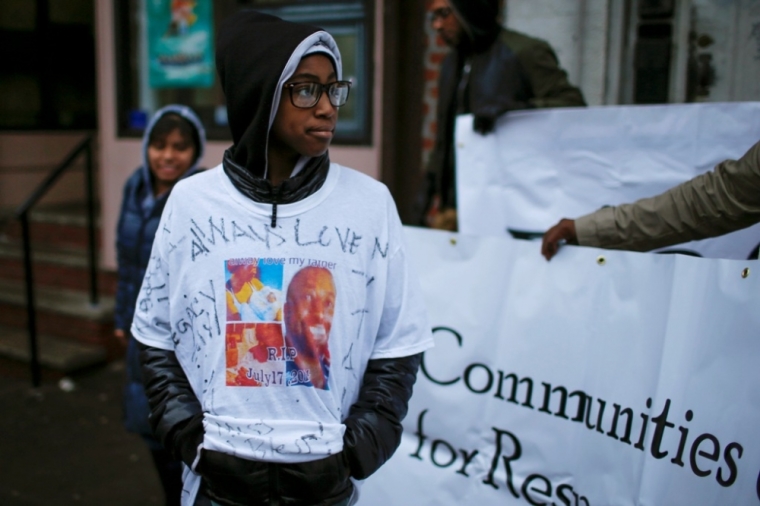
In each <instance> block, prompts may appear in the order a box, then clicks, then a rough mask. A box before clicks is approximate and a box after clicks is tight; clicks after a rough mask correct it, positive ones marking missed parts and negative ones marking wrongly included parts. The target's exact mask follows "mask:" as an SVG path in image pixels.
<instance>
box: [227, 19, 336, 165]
mask: <svg viewBox="0 0 760 506" xmlns="http://www.w3.org/2000/svg"><path fill="white" fill-rule="evenodd" d="M314 52H323V53H325V54H327V55H328V56H331V58H332V60H333V63H334V65H335V72H336V74H337V76H338V79H339V80H340V79H341V78H342V77H341V76H342V64H341V58H340V51H339V50H338V46H337V44H336V43H335V40H334V39H333V38H332V36H331V35H330V34H328V33H327V32H325V31H323V30H322V29H320V28H317V27H315V26H310V25H305V24H301V23H292V22H289V21H285V20H282V19H280V18H278V17H276V16H271V15H268V14H264V13H261V12H256V11H252V10H243V11H239V12H237V13H236V14H234V15H233V16H231V17H230V18H228V19H227V20H226V21H225V22H224V23H223V24H222V26H221V27H220V29H219V36H218V38H217V49H216V68H217V71H218V72H219V79H220V81H221V84H222V89H223V90H224V95H225V97H226V99H227V118H228V121H229V126H230V131H231V133H232V140H233V142H234V145H233V147H232V148H231V149H230V150H229V155H230V158H231V161H232V162H234V163H235V164H236V165H238V166H240V167H243V168H245V170H246V171H247V172H249V173H250V174H252V175H254V176H257V177H266V166H267V145H268V140H269V131H270V128H271V126H272V123H273V121H274V118H275V115H276V114H277V107H278V104H279V102H280V96H281V94H282V85H283V83H284V82H285V81H286V80H287V79H288V78H290V76H292V75H293V73H294V72H295V70H296V68H297V67H298V64H299V63H300V61H301V58H303V57H304V56H306V55H307V54H312V53H314ZM323 156H326V155H323Z"/></svg>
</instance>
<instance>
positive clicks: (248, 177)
mask: <svg viewBox="0 0 760 506" xmlns="http://www.w3.org/2000/svg"><path fill="white" fill-rule="evenodd" d="M222 166H223V168H224V173H225V174H227V177H229V178H230V181H232V184H233V185H234V186H235V188H237V189H238V191H240V193H242V194H243V195H245V196H246V197H248V198H249V199H251V200H253V201H254V202H262V203H265V204H291V203H293V202H298V201H299V200H303V199H305V198H306V197H308V196H309V195H311V194H313V193H315V192H316V191H317V190H319V189H320V188H321V187H322V185H323V184H324V182H325V179H327V172H328V171H329V169H330V158H329V157H328V156H327V153H325V154H324V155H322V156H318V157H315V158H311V159H309V161H308V162H307V163H306V166H305V167H304V168H303V169H301V171H300V172H299V173H298V174H297V175H295V176H293V177H291V178H289V179H286V180H285V181H283V182H282V183H280V184H279V185H277V186H274V185H272V183H270V182H269V180H267V179H265V178H263V177H259V176H255V175H253V174H252V173H251V172H249V171H248V170H246V169H245V168H244V167H241V166H240V165H239V164H237V163H236V162H235V161H234V160H233V158H232V148H230V149H228V150H227V151H225V152H224V158H223V160H222Z"/></svg>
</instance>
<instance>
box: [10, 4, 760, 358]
mask: <svg viewBox="0 0 760 506" xmlns="http://www.w3.org/2000/svg"><path fill="white" fill-rule="evenodd" d="M249 7H255V8H259V9H263V10H267V11H270V12H272V13H274V14H278V15H281V16H283V17H285V18H289V19H293V20H299V21H305V22H309V23H312V24H316V25H319V26H323V27H324V28H325V29H327V30H328V31H330V32H331V33H332V34H333V35H334V36H335V37H336V39H337V40H338V43H339V45H340V47H341V50H342V51H343V55H344V59H345V69H346V75H347V77H348V78H350V79H352V80H353V81H354V83H355V84H354V87H353V88H352V96H351V100H350V102H349V106H347V107H346V108H345V109H344V110H342V111H341V121H340V126H339V132H338V136H337V138H336V141H335V142H334V143H333V147H332V148H331V150H330V152H331V157H332V159H333V160H335V161H337V162H340V163H342V164H345V165H348V166H351V167H355V168H357V169H359V170H361V171H363V172H365V173H367V174H369V175H371V176H373V177H375V178H377V179H380V180H382V181H384V182H385V183H386V184H387V185H388V186H389V187H390V189H391V191H392V193H393V194H394V196H395V198H396V200H397V203H398V206H399V210H400V212H401V215H402V218H403V219H405V220H406V221H411V219H412V216H413V205H414V196H415V193H416V189H417V185H418V184H419V182H420V179H421V171H422V168H423V167H424V163H425V161H426V157H427V154H428V153H429V150H430V149H431V147H432V142H433V136H434V131H435V127H436V125H435V119H434V118H435V110H434V109H435V99H436V96H437V78H438V68H439V66H440V63H441V61H442V59H443V56H444V54H445V51H446V49H445V47H444V45H443V43H442V42H441V41H440V40H438V39H437V38H436V36H435V34H434V33H433V31H432V29H431V27H430V25H429V23H428V22H427V19H426V16H425V0H214V1H212V0H189V1H182V0H3V1H2V2H0V51H1V52H2V55H3V56H2V62H3V65H1V66H0V210H2V211H3V214H2V215H0V220H2V221H0V224H2V226H3V229H2V230H1V231H0V232H2V234H3V235H2V238H1V240H0V262H1V263H0V294H2V295H0V326H2V328H0V351H2V349H3V345H2V344H1V342H2V340H3V336H7V335H10V333H11V332H10V331H9V330H7V329H10V328H23V327H24V324H25V320H24V317H23V287H22V285H21V284H20V281H21V279H22V276H23V274H22V270H23V269H22V264H21V261H20V253H19V245H18V237H19V232H18V229H17V228H16V226H15V225H14V219H13V218H12V216H10V213H11V212H12V210H13V209H14V208H16V207H17V206H19V205H20V204H22V203H23V202H24V201H25V199H26V198H27V197H28V196H29V194H30V193H31V192H33V191H34V189H35V187H36V185H37V184H39V183H40V181H42V180H43V179H44V178H45V177H46V175H47V174H48V172H49V171H50V170H51V169H52V168H53V167H55V166H56V165H57V164H59V163H60V162H61V160H63V159H64V158H65V157H66V155H67V153H68V152H69V151H70V150H71V149H72V147H74V146H75V145H76V144H77V143H79V142H80V141H81V140H82V139H83V138H85V137H86V136H88V135H92V136H93V146H94V152H95V157H94V161H95V163H94V166H95V170H96V182H97V184H96V188H97V193H96V196H97V201H98V204H99V206H98V217H99V239H98V245H99V246H98V251H97V254H98V263H99V266H100V274H99V279H100V281H101V283H100V291H101V292H102V294H103V296H104V297H103V298H102V299H101V303H100V305H99V309H98V311H94V310H93V309H92V308H89V309H87V310H86V311H84V313H86V314H85V315H84V316H82V314H74V313H71V314H67V315H64V316H65V317H64V316H61V315H60V314H56V311H59V312H60V310H61V309H60V308H57V309H56V303H58V302H60V301H61V300H63V299H67V298H70V297H72V296H74V295H72V294H75V293H76V292H77V291H81V290H85V289H86V287H85V285H86V282H85V278H86V276H85V275H84V274H83V264H84V260H83V259H82V258H83V256H84V255H85V253H83V249H84V246H83V244H82V240H81V239H80V237H81V236H82V232H81V227H82V223H83V222H82V219H81V216H82V209H83V205H82V204H81V203H82V201H83V195H84V191H83V188H84V185H83V183H82V171H81V166H82V165H83V163H84V162H83V161H82V159H81V158H79V159H77V161H76V162H75V163H74V170H72V171H69V172H67V173H66V174H65V175H64V176H63V177H62V178H61V180H60V181H59V182H58V183H57V184H56V185H55V186H54V187H53V188H52V190H51V191H50V193H49V194H47V196H46V197H45V198H44V199H43V201H42V202H41V204H40V206H38V208H37V210H36V211H35V212H34V213H33V214H32V216H33V219H34V223H35V225H34V228H33V237H32V239H33V242H34V244H35V251H36V254H35V282H36V283H37V284H39V285H40V286H41V291H40V293H39V298H40V304H41V305H42V306H43V307H42V308H41V310H42V311H43V312H42V313H41V317H40V319H41V320H42V323H41V325H42V331H43V332H47V333H50V334H67V332H66V330H69V332H68V334H70V337H72V336H73V337H78V339H79V341H82V340H84V341H86V342H87V344H89V345H94V346H103V347H105V349H106V356H108V355H113V354H114V353H117V351H115V350H114V349H112V347H110V345H109V344H108V342H109V340H111V338H110V335H111V334H110V328H109V322H110V319H109V318H110V316H109V312H108V311H109V309H108V308H109V296H110V295H112V293H113V270H114V268H115V264H116V259H115V252H114V241H115V226H116V219H117V215H118V211H119V206H120V203H121V190H122V187H123V183H124V181H125V179H126V178H127V176H128V175H129V174H130V173H131V172H132V171H133V170H134V169H135V167H137V166H138V165H139V164H140V161H141V148H140V137H141V136H142V130H143V128H144V126H145V122H146V120H147V118H149V117H150V116H151V115H152V113H153V112H154V111H155V110H156V109H158V108H159V107H161V106H163V105H165V104H168V103H183V104H186V105H189V106H191V107H193V108H194V109H195V110H196V111H197V113H198V114H199V116H200V117H201V119H202V120H203V122H204V123H205V126H206V128H207V130H208V133H209V139H210V142H209V144H208V147H207V151H206V155H205V157H204V159H203V160H202V165H203V166H206V167H213V166H215V165H217V164H218V163H219V162H220V160H221V157H222V153H223V151H224V150H225V149H226V148H227V147H228V146H229V145H230V136H229V133H228V130H227V126H226V111H225V108H224V97H223V95H222V92H221V89H220V86H219V83H218V79H217V78H216V75H215V72H214V70H213V68H212V67H211V68H208V65H207V67H206V68H205V70H204V69H201V70H198V69H199V68H201V67H203V64H204V62H205V64H208V63H209V61H210V62H213V57H211V59H210V60H209V59H208V57H209V55H213V38H214V35H215V33H216V31H217V30H218V26H219V23H220V22H221V20H223V19H224V18H225V17H226V16H228V15H230V14H232V13H234V12H235V11H236V10H237V9H240V8H249ZM171 9H175V10H176V11H179V10H181V9H188V10H187V12H186V13H189V14H190V15H191V18H186V19H185V20H184V21H182V20H178V19H174V18H172V17H171V12H172V11H171ZM192 16H195V17H194V18H192ZM188 19H190V21H188ZM503 20H504V23H505V24H506V25H507V26H509V27H511V28H514V29H516V30H519V31H522V32H525V33H528V34H530V35H534V36H537V37H540V38H543V39H545V40H547V41H548V42H549V43H550V44H551V45H552V46H553V48H554V49H555V50H556V52H557V54H558V57H559V59H560V63H561V65H562V67H563V68H565V69H567V70H568V72H569V76H570V81H571V82H572V83H573V84H576V85H578V86H579V87H580V88H581V89H582V90H583V93H584V95H585V97H586V100H587V101H588V103H589V105H592V106H598V105H609V104H655V103H682V102H694V101H710V102H721V101H752V100H758V99H760V80H758V79H757V76H759V75H760V0H562V1H557V0H506V1H505V4H504V7H503ZM190 25H193V26H195V29H196V31H198V33H200V34H201V35H199V37H201V38H202V35H203V34H205V36H206V39H205V42H202V41H200V40H199V41H196V42H197V43H198V44H199V45H198V47H197V48H196V49H197V51H196V52H193V53H187V54H184V55H179V56H177V55H175V56H174V57H169V58H167V57H166V55H163V56H162V55H161V54H158V53H160V49H157V46H158V45H160V43H162V42H161V40H163V39H164V38H165V37H167V36H171V35H177V34H183V33H185V32H184V31H185V30H188V29H189V27H190ZM204 44H205V45H204ZM157 58H158V59H161V58H163V60H161V61H162V63H163V64H165V65H164V66H165V67H167V68H165V69H164V70H165V72H164V73H163V74H161V75H157V74H155V68H154V65H155V61H154V60H156V59H157ZM188 62H190V63H194V64H197V65H196V67H197V68H196V70H195V71H194V73H193V72H190V73H189V74H188V73H186V74H185V75H182V73H181V72H174V71H173V70H172V68H181V67H182V66H183V65H185V64H188ZM172 66H174V67H172ZM167 69H168V70H167ZM45 301H49V302H45ZM58 306H60V304H58ZM45 311H47V313H46V312H45ZM69 311H73V310H70V309H69ZM88 311H89V312H88ZM79 313H82V311H80V312H79ZM67 318H71V319H67ZM74 318H80V319H81V318H85V319H87V318H89V320H87V325H89V326H81V325H80V326H78V327H77V325H79V324H78V323H76V321H75V320H74ZM45 325H47V327H46V326H45ZM3 329H6V330H3ZM83 336H85V337H83Z"/></svg>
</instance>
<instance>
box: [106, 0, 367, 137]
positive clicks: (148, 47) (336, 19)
mask: <svg viewBox="0 0 760 506" xmlns="http://www.w3.org/2000/svg"><path fill="white" fill-rule="evenodd" d="M183 3H185V4H188V6H190V7H191V10H192V12H186V14H188V15H190V16H194V17H191V19H192V22H193V23H194V25H195V26H196V28H195V29H196V32H197V34H198V33H199V34H200V35H197V36H198V37H204V36H207V37H208V39H209V40H210V41H211V42H210V44H208V45H207V46H205V48H204V50H206V49H207V50H208V52H209V53H210V55H211V56H210V59H209V58H208V54H205V53H203V51H199V52H197V53H192V54H189V53H188V54H181V51H178V53H177V54H178V56H176V58H177V61H178V62H180V63H182V64H184V63H187V62H188V61H191V63H192V65H191V66H194V68H195V72H194V73H191V75H186V76H184V78H183V77H182V76H181V75H179V74H178V73H176V72H175V73H174V74H173V75H171V76H168V75H167V76H164V77H163V78H162V77H161V76H157V75H156V74H155V72H154V73H153V74H151V60H152V58H151V56H150V55H151V54H155V46H156V41H157V40H158V39H160V38H162V35H161V30H164V33H171V34H172V35H174V34H176V33H177V32H178V31H182V30H185V29H188V28H187V27H186V26H182V24H181V22H180V21H176V20H173V19H172V18H171V15H170V13H169V9H170V7H171V8H174V9H176V8H177V5H178V4H183ZM159 8H160V9H163V11H160V10H157V9H159ZM247 8H255V9H258V10H261V11H263V12H267V13H270V14H274V15H276V16H279V17H282V18H283V19H287V20H290V21H297V22H304V23H309V24H314V25H316V26H321V27H322V28H324V29H325V30H326V31H328V32H329V33H330V34H331V35H332V36H333V37H335V40H336V41H337V42H338V45H339V47H340V50H341V54H342V56H343V72H344V78H345V79H348V80H351V81H353V83H354V85H353V87H352V88H351V97H350V99H349V101H348V103H347V104H346V105H345V106H344V107H342V108H341V111H340V119H339V121H338V126H337V129H336V135H335V141H334V144H369V143H370V142H371V139H372V132H371V124H372V122H371V115H372V107H371V105H372V104H371V96H372V72H371V70H372V67H371V65H370V62H371V61H372V40H373V39H372V26H373V20H372V16H371V14H372V12H373V10H372V6H371V2H370V0H308V1H307V0H214V1H212V0H193V1H188V2H181V1H178V0H116V42H117V44H116V47H117V59H116V60H117V83H118V84H117V87H118V88H117V96H118V99H117V107H118V114H117V116H118V125H119V128H118V133H119V136H123V137H140V136H142V132H143V129H144V128H145V124H146V123H147V121H148V119H149V118H150V117H151V115H152V114H153V113H154V112H155V111H156V110H158V109H159V108H160V107H162V106H164V105H166V104H170V103H181V104H185V105H188V106H190V107H192V108H193V110H195V112H196V113H197V114H198V116H199V117H200V118H201V120H202V121H203V123H204V126H205V127H206V131H207V134H208V137H209V139H217V140H229V139H231V136H230V133H229V130H228V127H227V114H226V109H225V107H224V93H223V92H222V89H221V86H220V84H219V79H218V77H217V75H216V71H215V69H213V68H211V71H210V72H206V69H205V67H204V65H205V63H206V62H210V63H211V64H212V65H213V40H214V38H215V33H216V30H217V28H218V26H219V24H220V23H221V22H222V21H223V20H224V19H226V18H227V17H228V16H230V15H232V14H234V12H236V11H237V10H239V9H247ZM161 17H163V19H159V18H161ZM157 25H158V26H159V27H160V28H159V29H158V31H157V29H156V26H157ZM198 26H201V28H197V27H198ZM164 27H165V28H164ZM204 32H205V33H204ZM187 33H190V31H189V30H188V32H187ZM170 63H171V62H170ZM180 66H181V65H180ZM185 66H186V65H185ZM186 67H187V66H186Z"/></svg>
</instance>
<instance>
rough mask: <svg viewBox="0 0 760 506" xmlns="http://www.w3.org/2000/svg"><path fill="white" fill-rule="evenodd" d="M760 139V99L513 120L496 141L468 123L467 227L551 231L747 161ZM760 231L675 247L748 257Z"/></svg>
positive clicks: (460, 142)
mask: <svg viewBox="0 0 760 506" xmlns="http://www.w3.org/2000/svg"><path fill="white" fill-rule="evenodd" d="M758 139H760V102H744V103H741V102H736V103H711V104H680V105H658V106H605V107H589V108H582V109H543V110H536V111H519V112H514V113H509V114H507V115H505V116H503V117H502V118H500V120H499V121H498V123H497V129H496V131H495V132H494V134H491V135H486V136H482V135H480V134H477V133H475V132H474V131H473V130H472V117H471V116H462V117H460V118H459V119H458V122H457V129H456V143H457V154H456V156H457V167H458V169H457V199H458V203H457V206H458V213H459V230H460V232H463V233H467V234H476V235H481V234H488V235H493V234H498V235H503V234H506V233H507V229H512V230H517V231H528V232H543V231H545V230H546V229H548V228H549V227H551V226H552V225H554V224H555V223H557V222H558V221H559V219H560V218H563V217H565V218H577V217H579V216H582V215H584V214H587V213H589V212H592V211H595V210H597V209H599V208H600V207H602V206H604V205H616V204H621V203H625V202H632V201H634V200H637V199H639V198H642V197H650V196H653V195H657V194H659V193H661V192H663V191H665V190H667V189H668V188H671V187H673V186H675V185H677V184H679V183H681V182H683V181H686V180H688V179H691V178H692V177H694V176H696V175H698V174H701V173H703V172H706V171H708V170H711V169H712V168H713V167H714V166H715V165H716V164H717V163H719V162H721V161H723V160H726V159H729V158H733V159H737V158H739V157H741V156H742V155H743V154H744V153H745V152H746V151H747V150H748V149H749V148H750V146H752V145H753V144H755V143H756V142H757V141H758ZM759 242H760V225H755V226H754V227H751V228H749V229H745V230H743V231H738V232H734V233H732V234H728V235H726V236H723V237H720V238H714V239H706V240H704V241H698V242H691V243H687V244H684V245H679V246H676V247H674V248H669V249H679V250H684V249H685V250H689V251H692V252H695V253H698V254H700V255H702V256H706V257H713V258H737V259H744V258H748V256H749V254H750V252H751V251H752V250H753V249H754V248H755V246H757V244H758V243H759Z"/></svg>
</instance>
